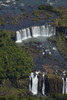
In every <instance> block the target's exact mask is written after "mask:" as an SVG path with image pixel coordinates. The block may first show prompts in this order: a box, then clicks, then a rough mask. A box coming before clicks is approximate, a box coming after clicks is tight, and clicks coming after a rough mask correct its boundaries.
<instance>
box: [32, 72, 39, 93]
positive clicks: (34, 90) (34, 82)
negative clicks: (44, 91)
mask: <svg viewBox="0 0 67 100" xmlns="http://www.w3.org/2000/svg"><path fill="white" fill-rule="evenodd" d="M31 92H32V93H33V95H37V93H38V77H37V74H36V75H35V76H34V77H32V91H31Z"/></svg>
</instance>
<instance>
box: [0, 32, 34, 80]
mask: <svg viewBox="0 0 67 100" xmlns="http://www.w3.org/2000/svg"><path fill="white" fill-rule="evenodd" d="M33 65H34V64H33V59H32V58H31V56H30V55H29V54H27V53H26V52H25V51H23V50H22V49H21V48H19V47H18V46H17V45H16V44H15V43H14V42H13V41H12V40H11V38H10V36H9V32H8V31H5V30H4V31H0V79H4V78H9V79H10V80H11V79H21V78H22V77H27V76H29V73H30V72H31V71H32V68H33Z"/></svg>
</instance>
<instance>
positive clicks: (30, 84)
mask: <svg viewBox="0 0 67 100" xmlns="http://www.w3.org/2000/svg"><path fill="white" fill-rule="evenodd" d="M33 77H34V74H33V72H32V73H31V75H30V76H29V91H32V78H33Z"/></svg>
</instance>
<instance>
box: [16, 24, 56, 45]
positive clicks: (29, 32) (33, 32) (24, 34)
mask: <svg viewBox="0 0 67 100" xmlns="http://www.w3.org/2000/svg"><path fill="white" fill-rule="evenodd" d="M55 31H56V30H55V28H54V27H52V26H51V25H42V26H33V27H30V28H26V29H22V30H19V31H16V42H17V43H18V42H22V40H25V39H28V38H32V37H38V36H42V37H50V36H52V35H55V34H56V32H55Z"/></svg>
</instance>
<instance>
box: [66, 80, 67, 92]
mask: <svg viewBox="0 0 67 100" xmlns="http://www.w3.org/2000/svg"><path fill="white" fill-rule="evenodd" d="M66 94H67V78H66Z"/></svg>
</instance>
